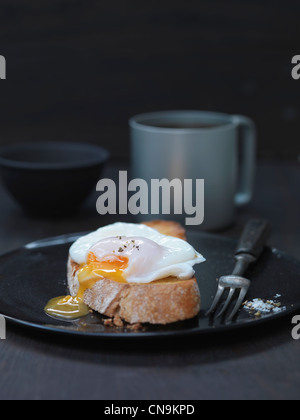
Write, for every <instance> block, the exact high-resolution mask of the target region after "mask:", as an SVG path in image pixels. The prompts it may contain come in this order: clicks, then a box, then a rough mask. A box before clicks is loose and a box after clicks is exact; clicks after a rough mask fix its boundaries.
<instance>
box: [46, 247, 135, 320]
mask: <svg viewBox="0 0 300 420" xmlns="http://www.w3.org/2000/svg"><path fill="white" fill-rule="evenodd" d="M128 263H129V260H128V258H126V257H121V256H119V255H110V256H107V257H105V258H104V259H103V260H101V261H100V260H99V259H98V258H97V257H96V255H95V254H94V253H93V252H90V253H89V254H88V257H87V263H86V264H83V265H82V267H81V268H80V270H79V272H78V282H79V290H78V293H77V295H76V296H63V297H59V298H55V299H51V300H50V302H49V303H48V304H47V305H46V307H45V312H46V313H48V314H49V315H51V316H54V317H56V318H62V319H77V318H80V317H82V316H85V315H87V314H88V313H89V308H88V306H87V305H86V304H85V303H84V301H83V296H84V292H85V291H86V290H87V289H90V288H92V287H93V286H94V284H95V283H97V281H99V280H101V278H107V279H109V280H113V281H116V282H118V283H127V281H126V279H125V277H124V270H126V268H127V267H128Z"/></svg>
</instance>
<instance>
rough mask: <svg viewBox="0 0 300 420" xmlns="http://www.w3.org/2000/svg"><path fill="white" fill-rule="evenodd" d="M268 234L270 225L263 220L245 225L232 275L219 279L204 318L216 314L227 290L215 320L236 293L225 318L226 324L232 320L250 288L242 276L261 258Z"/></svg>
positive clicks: (222, 313) (223, 311) (247, 281)
mask: <svg viewBox="0 0 300 420" xmlns="http://www.w3.org/2000/svg"><path fill="white" fill-rule="evenodd" d="M270 233H271V225H270V224H269V222H267V221H265V220H257V219H254V220H251V221H250V222H248V223H247V225H246V227H245V229H244V231H243V234H242V236H241V239H240V242H239V245H238V247H237V250H236V252H235V259H236V265H235V268H234V271H233V273H232V275H230V276H223V277H221V278H220V279H219V282H218V290H217V293H216V296H215V298H214V301H213V303H212V306H211V308H210V309H209V311H208V312H207V313H206V316H209V315H211V314H213V313H215V312H216V310H217V308H218V307H219V306H220V303H221V300H222V297H223V295H224V293H225V291H226V290H229V293H228V296H227V299H226V301H225V303H224V306H223V308H222V309H221V311H220V312H219V313H218V314H217V315H216V318H219V317H221V316H222V315H224V314H225V312H226V311H227V309H228V308H229V306H230V304H231V302H232V300H233V298H234V295H235V294H236V292H239V295H238V298H237V302H236V304H235V306H234V308H233V310H232V311H231V313H230V315H229V316H228V317H227V318H226V322H231V321H232V320H233V318H234V317H235V315H236V313H237V312H238V310H239V308H240V307H241V305H242V303H243V302H244V299H245V297H246V295H247V293H248V290H249V288H250V286H251V282H250V280H248V279H246V278H244V277H242V276H243V275H244V274H245V273H246V271H247V269H248V268H249V266H250V265H251V264H253V263H254V262H256V261H257V260H258V259H259V258H260V257H261V255H262V253H263V251H264V248H265V244H266V242H267V240H268V238H269V236H270Z"/></svg>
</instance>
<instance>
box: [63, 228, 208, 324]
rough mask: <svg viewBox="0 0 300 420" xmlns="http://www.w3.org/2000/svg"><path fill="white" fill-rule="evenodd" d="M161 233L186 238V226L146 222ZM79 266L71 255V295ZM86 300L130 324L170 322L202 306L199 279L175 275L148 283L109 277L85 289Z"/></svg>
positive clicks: (92, 305) (195, 312)
mask: <svg viewBox="0 0 300 420" xmlns="http://www.w3.org/2000/svg"><path fill="white" fill-rule="evenodd" d="M146 224H147V226H150V227H152V228H154V229H156V230H158V231H159V232H160V233H162V234H166V235H170V236H175V237H178V238H180V239H184V240H185V239H186V234H185V230H184V229H183V228H182V227H181V226H180V225H179V224H178V223H175V222H166V221H159V220H157V221H153V222H147V223H146ZM79 270H80V266H79V265H78V264H76V263H75V262H74V261H72V259H71V258H69V261H68V285H69V289H70V293H71V295H72V296H76V294H77V293H78V289H79V282H78V271H79ZM83 299H84V302H85V303H86V304H87V305H88V306H89V307H90V308H91V309H93V310H95V311H97V312H99V313H100V314H102V315H105V316H107V317H110V318H115V319H118V320H123V321H126V322H127V323H128V324H138V323H141V324H144V323H150V324H163V325H165V324H169V323H173V322H177V321H183V320H186V319H191V318H194V317H195V316H196V315H198V313H199V311H200V306H201V300H200V291H199V287H198V283H197V280H196V279H195V278H192V279H190V280H180V279H176V278H174V277H169V278H166V279H162V280H158V281H155V282H152V283H149V284H137V283H134V284H133V283H118V282H116V281H113V280H109V279H105V278H104V279H101V280H99V281H97V282H96V283H95V284H94V285H93V287H92V288H90V289H87V290H86V291H85V292H84V297H83Z"/></svg>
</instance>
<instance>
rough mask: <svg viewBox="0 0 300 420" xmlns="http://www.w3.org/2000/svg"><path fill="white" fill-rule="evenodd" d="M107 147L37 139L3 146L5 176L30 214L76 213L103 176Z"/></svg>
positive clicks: (1, 160) (0, 162) (0, 155)
mask: <svg viewBox="0 0 300 420" xmlns="http://www.w3.org/2000/svg"><path fill="white" fill-rule="evenodd" d="M108 159H109V153H108V151H107V150H106V149H104V148H102V147H99V146H96V145H91V144H83V143H65V142H37V143H24V144H18V145H11V146H5V147H2V148H0V167H1V172H2V178H3V181H4V184H5V185H6V187H7V189H8V191H9V192H10V193H11V195H12V196H13V197H14V198H15V200H16V201H17V202H18V203H19V204H20V205H21V206H22V208H23V209H24V211H25V212H26V213H27V214H30V215H33V216H39V217H41V216H46V217H48V216H63V215H68V214H72V213H74V212H76V211H77V210H78V209H79V207H80V206H81V205H82V204H83V203H84V202H85V200H86V199H87V198H88V196H89V195H90V194H91V192H92V190H93V189H96V184H97V182H98V181H99V179H100V176H101V172H102V170H103V167H104V164H105V163H106V162H107V161H108Z"/></svg>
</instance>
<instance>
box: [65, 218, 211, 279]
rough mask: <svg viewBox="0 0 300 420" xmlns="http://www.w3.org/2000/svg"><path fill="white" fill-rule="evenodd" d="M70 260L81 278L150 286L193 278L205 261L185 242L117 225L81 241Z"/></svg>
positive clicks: (145, 229) (141, 227)
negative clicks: (170, 280)
mask: <svg viewBox="0 0 300 420" xmlns="http://www.w3.org/2000/svg"><path fill="white" fill-rule="evenodd" d="M70 257H71V258H72V260H73V261H74V262H76V263H77V264H79V265H80V266H81V267H82V268H81V272H80V273H79V277H85V279H86V280H88V279H89V278H92V277H99V278H101V277H105V278H108V279H111V280H114V281H119V282H121V283H151V282H154V281H156V280H160V279H163V278H167V277H176V278H178V279H180V280H187V279H191V278H192V277H193V276H194V274H195V271H194V268H193V267H194V265H195V264H199V263H202V262H204V261H205V259H204V257H203V256H202V255H201V254H199V253H198V252H197V251H196V250H195V249H194V248H193V247H192V246H191V245H190V244H188V243H187V242H186V241H184V240H182V239H179V238H175V237H172V236H167V235H163V234H161V233H159V232H158V231H156V230H155V229H152V228H150V227H148V226H146V225H137V224H131V223H115V224H112V225H109V226H105V227H103V228H100V229H98V230H97V231H96V232H93V233H91V234H89V235H87V236H84V237H82V238H80V239H78V240H77V241H76V242H75V243H74V244H73V245H72V247H71V249H70Z"/></svg>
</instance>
